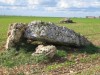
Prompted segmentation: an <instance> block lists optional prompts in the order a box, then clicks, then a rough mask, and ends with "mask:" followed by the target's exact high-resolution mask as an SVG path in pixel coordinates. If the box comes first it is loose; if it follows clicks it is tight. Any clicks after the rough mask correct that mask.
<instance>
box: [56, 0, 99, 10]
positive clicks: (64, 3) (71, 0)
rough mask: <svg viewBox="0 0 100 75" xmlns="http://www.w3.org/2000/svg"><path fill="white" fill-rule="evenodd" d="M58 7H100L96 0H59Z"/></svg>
mask: <svg viewBox="0 0 100 75" xmlns="http://www.w3.org/2000/svg"><path fill="white" fill-rule="evenodd" d="M57 7H58V8H62V9H64V8H71V7H76V8H87V7H100V1H98V0H88V1H87V0H59V2H58V3H57Z"/></svg>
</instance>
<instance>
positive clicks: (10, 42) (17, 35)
mask: <svg viewBox="0 0 100 75" xmlns="http://www.w3.org/2000/svg"><path fill="white" fill-rule="evenodd" d="M25 26H26V25H25V24H23V23H13V24H11V25H10V26H9V29H8V34H7V35H8V38H7V42H6V45H5V48H6V49H9V48H11V47H13V46H14V45H15V44H16V43H18V42H19V41H20V40H21V37H22V36H23V33H24V32H25Z"/></svg>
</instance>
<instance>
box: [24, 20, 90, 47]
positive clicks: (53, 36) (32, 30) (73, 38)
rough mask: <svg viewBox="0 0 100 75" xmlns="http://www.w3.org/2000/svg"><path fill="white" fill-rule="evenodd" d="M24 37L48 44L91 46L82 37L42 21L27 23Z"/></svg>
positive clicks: (69, 30) (64, 28)
mask: <svg viewBox="0 0 100 75" xmlns="http://www.w3.org/2000/svg"><path fill="white" fill-rule="evenodd" d="M25 37H26V38H28V39H32V40H40V41H46V42H47V43H50V44H59V45H67V46H86V45H89V44H91V43H90V42H89V41H88V40H87V39H86V38H85V37H84V36H81V35H80V34H78V33H76V32H74V31H73V30H71V29H68V28H66V27H60V26H57V25H55V24H54V23H50V22H48V23H46V22H42V21H33V22H31V23H29V24H28V26H27V28H26V31H25Z"/></svg>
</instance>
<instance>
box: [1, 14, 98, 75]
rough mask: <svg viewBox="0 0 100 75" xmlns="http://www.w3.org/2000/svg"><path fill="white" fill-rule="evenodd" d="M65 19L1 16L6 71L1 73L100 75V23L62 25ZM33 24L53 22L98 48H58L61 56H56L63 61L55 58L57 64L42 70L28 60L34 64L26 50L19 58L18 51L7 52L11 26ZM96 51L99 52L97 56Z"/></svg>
mask: <svg viewBox="0 0 100 75" xmlns="http://www.w3.org/2000/svg"><path fill="white" fill-rule="evenodd" d="M62 19H63V18H57V17H55V18H54V17H19V16H0V51H1V54H0V67H2V68H1V69H0V72H2V73H4V71H6V72H7V73H8V72H9V74H15V73H14V72H15V71H18V72H16V75H24V74H26V73H25V71H23V70H26V71H28V72H30V71H29V70H32V72H33V71H34V72H33V75H41V72H42V70H43V72H42V73H44V74H45V73H48V74H50V75H52V74H57V75H59V74H60V75H67V74H72V75H73V74H75V75H84V73H85V75H92V74H94V75H95V74H97V75H98V74H100V66H99V65H100V53H99V52H100V19H86V18H72V20H73V21H74V22H76V23H73V24H60V23H59V21H60V20H62ZM33 20H42V21H46V22H49V21H50V22H53V23H55V24H57V25H59V26H65V27H68V28H70V29H73V30H74V31H76V32H77V33H80V34H82V35H84V36H85V37H87V38H88V40H90V41H91V42H92V43H93V44H94V47H92V46H90V47H86V48H83V49H82V48H81V49H77V48H63V50H61V49H60V48H59V47H58V52H57V53H56V54H57V55H58V56H59V57H61V58H55V60H52V62H50V63H49V64H46V65H42V66H41V68H42V70H41V69H40V68H38V66H36V65H35V66H34V65H32V64H35V63H34V61H30V60H28V59H31V60H33V59H34V58H32V57H31V52H29V53H26V52H24V48H22V50H21V51H20V54H18V56H15V54H14V52H15V50H12V51H5V50H4V45H5V42H6V38H7V30H8V26H9V24H11V23H15V22H23V23H29V22H31V21H33ZM95 50H98V51H96V52H95ZM91 52H92V53H91ZM42 59H44V58H38V60H37V62H38V61H41V60H42ZM60 61H61V62H60ZM29 62H30V63H29ZM26 63H28V64H29V65H31V67H30V68H27V66H29V65H26ZM75 65H76V66H75ZM16 66H18V67H16ZM21 66H24V67H25V68H24V67H23V69H22V68H21ZM32 66H33V67H32ZM39 66H40V65H39ZM9 67H10V68H13V71H14V72H12V70H10V69H9ZM93 68H94V69H93ZM19 70H20V71H19ZM2 73H1V74H2ZM30 73H31V72H30Z"/></svg>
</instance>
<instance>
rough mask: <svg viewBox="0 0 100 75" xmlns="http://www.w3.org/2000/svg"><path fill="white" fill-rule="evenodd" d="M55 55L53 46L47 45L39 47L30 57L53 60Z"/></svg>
mask: <svg viewBox="0 0 100 75" xmlns="http://www.w3.org/2000/svg"><path fill="white" fill-rule="evenodd" d="M55 53H56V47H55V46H53V45H48V46H43V45H39V46H38V47H37V48H36V52H34V53H33V54H32V55H33V56H38V55H45V56H47V57H50V58H53V56H54V55H55Z"/></svg>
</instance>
